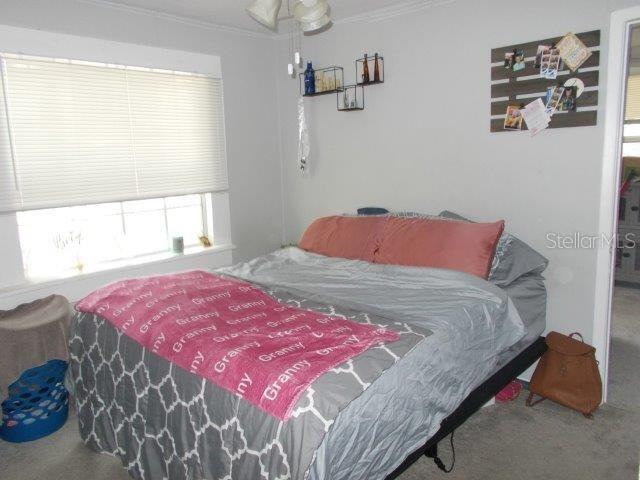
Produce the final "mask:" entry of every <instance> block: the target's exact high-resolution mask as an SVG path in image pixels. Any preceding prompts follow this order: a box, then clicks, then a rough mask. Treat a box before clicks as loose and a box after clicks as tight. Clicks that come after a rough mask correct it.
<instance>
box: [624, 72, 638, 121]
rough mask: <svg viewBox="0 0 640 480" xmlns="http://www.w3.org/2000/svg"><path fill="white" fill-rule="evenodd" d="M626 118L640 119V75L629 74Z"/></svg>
mask: <svg viewBox="0 0 640 480" xmlns="http://www.w3.org/2000/svg"><path fill="white" fill-rule="evenodd" d="M625 120H640V75H629V78H628V80H627V103H626V106H625Z"/></svg>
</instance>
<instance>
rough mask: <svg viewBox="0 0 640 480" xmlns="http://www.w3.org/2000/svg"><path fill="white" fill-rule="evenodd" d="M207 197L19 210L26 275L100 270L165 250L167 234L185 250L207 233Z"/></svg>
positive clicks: (167, 244)
mask: <svg viewBox="0 0 640 480" xmlns="http://www.w3.org/2000/svg"><path fill="white" fill-rule="evenodd" d="M207 197H208V195H185V196H179V197H167V198H156V199H148V200H134V201H128V202H115V203H105V204H100V205H84V206H75V207H63V208H54V209H45V210H33V211H28V212H20V213H18V228H19V232H20V243H21V247H22V254H23V259H24V266H25V274H26V276H27V278H31V279H37V278H51V277H60V276H68V275H73V274H75V273H78V272H83V271H91V270H98V269H102V268H104V267H105V266H108V265H109V264H112V263H113V262H118V261H123V260H130V259H135V258H136V257H141V256H147V255H153V254H158V253H164V252H167V251H169V249H170V248H171V243H172V238H173V237H174V236H176V237H177V236H181V237H183V238H184V243H185V248H188V247H194V246H197V245H199V237H200V236H201V235H202V234H203V233H207V232H208V225H207V218H208V212H207V210H208V208H207V204H210V202H208V201H207Z"/></svg>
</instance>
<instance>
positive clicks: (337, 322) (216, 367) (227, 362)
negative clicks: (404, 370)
mask: <svg viewBox="0 0 640 480" xmlns="http://www.w3.org/2000/svg"><path fill="white" fill-rule="evenodd" d="M76 309H77V310H78V311H81V312H89V313H95V314H98V315H100V316H101V317H103V318H105V319H107V320H108V321H109V322H110V323H112V324H113V325H114V326H115V327H116V328H118V329H119V330H121V331H122V332H124V333H125V334H126V335H127V336H129V337H131V338H132V339H134V340H136V341H137V342H138V343H140V344H141V345H143V346H144V347H146V348H147V349H149V350H151V351H152V352H154V353H156V354H157V355H160V356H161V357H163V358H165V359H167V360H169V361H170V362H172V363H175V364H176V365H179V366H180V367H182V368H184V369H186V370H188V371H190V372H192V373H194V374H196V375H199V376H201V377H204V378H207V379H209V380H211V381H213V382H214V383H215V384H216V385H218V386H220V387H222V388H225V389H227V390H229V391H231V392H234V393H235V394H237V395H239V396H241V397H242V398H244V399H245V400H247V401H248V402H251V403H252V404H253V405H256V406H258V407H260V408H262V409H263V410H265V411H266V412H268V413H269V414H271V415H273V416H275V417H277V418H279V419H282V420H286V419H287V418H289V416H290V415H291V412H292V410H293V407H294V406H295V405H296V402H297V401H298V399H299V398H300V396H301V395H302V394H303V393H304V391H305V390H306V389H307V388H308V387H309V385H310V384H311V383H312V382H313V381H314V380H315V379H317V378H318V377H319V376H321V375H322V374H324V373H325V372H327V371H328V370H330V369H331V368H333V367H335V366H337V365H340V364H342V363H344V362H345V361H347V360H349V359H350V358H353V357H355V356H356V355H359V354H360V353H362V352H364V351H365V350H367V349H368V348H370V347H371V346H373V345H375V344H378V343H382V342H385V341H388V342H391V341H395V340H397V339H398V338H399V335H398V334H397V333H395V332H392V331H388V330H384V329H376V328H374V327H371V326H368V325H362V324H359V323H356V322H353V321H349V320H344V319H340V318H335V317H331V316H327V315H323V314H320V313H315V312H311V311H307V310H302V309H299V308H294V307H290V306H287V305H284V304H281V303H278V301H277V300H275V299H273V298H271V297H270V296H268V295H266V294H265V293H263V292H262V291H261V290H260V289H258V288H257V287H255V286H253V285H251V284H249V283H245V282H242V281H239V280H235V279H229V278H226V277H221V276H219V275H213V274H210V273H207V272H202V271H194V272H188V273H184V274H177V275H165V276H158V277H149V278H144V279H138V280H124V281H121V282H117V283H115V284H112V285H109V286H107V287H104V288H101V289H100V290H97V291H95V292H94V293H92V294H90V295H89V296H87V297H86V298H84V299H83V300H81V301H80V302H78V304H77V305H76Z"/></svg>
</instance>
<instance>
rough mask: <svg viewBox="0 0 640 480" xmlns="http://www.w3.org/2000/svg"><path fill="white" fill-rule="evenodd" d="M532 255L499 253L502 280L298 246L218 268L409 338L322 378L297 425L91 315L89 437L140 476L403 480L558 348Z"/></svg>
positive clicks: (77, 379) (83, 382)
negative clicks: (547, 349)
mask: <svg viewBox="0 0 640 480" xmlns="http://www.w3.org/2000/svg"><path fill="white" fill-rule="evenodd" d="M503 237H504V235H503ZM501 238H502V237H501ZM518 248H523V247H522V246H521V245H519V244H517V243H514V239H513V238H511V239H509V238H507V239H505V240H504V241H503V242H502V246H498V248H496V256H499V254H501V255H503V256H505V258H503V259H502V268H507V270H509V275H512V276H514V278H510V279H508V280H509V281H508V284H505V285H502V286H500V285H498V284H499V283H501V280H500V278H498V276H496V277H495V278H494V281H493V282H492V281H487V280H484V279H482V278H478V277H477V276H473V275H469V274H467V273H463V272H459V271H455V270H449V269H442V268H425V267H413V266H398V265H388V264H387V265H378V264H374V263H371V262H367V261H362V260H357V259H345V258H336V257H331V256H326V255H321V254H316V253H312V252H308V251H305V250H302V249H299V248H295V247H291V248H287V249H283V250H280V251H277V252H274V253H271V254H269V255H265V256H263V257H259V258H257V259H254V260H252V261H250V262H247V263H243V264H239V265H236V266H233V267H229V268H225V269H221V270H218V271H217V273H218V274H220V275H224V276H227V277H228V278H234V279H241V280H242V281H246V282H250V283H251V284H253V285H255V286H257V287H258V288H260V289H261V290H262V291H264V292H265V293H267V294H268V295H269V296H271V297H273V298H275V299H277V300H278V301H279V302H281V303H282V304H285V305H293V306H295V307H298V308H302V309H305V310H309V311H316V312H320V313H324V314H328V315H332V316H337V317H342V318H346V319H349V320H352V321H354V322H358V323H362V324H366V325H375V326H380V327H384V328H389V329H393V330H394V331H396V332H397V333H398V334H399V340H398V341H396V342H393V343H390V344H382V345H378V346H376V347H374V348H371V349H369V350H367V351H365V352H364V353H362V354H361V355H359V356H357V357H355V358H353V359H351V360H349V361H347V362H345V363H344V364H342V365H339V366H337V367H335V368H332V369H331V370H330V371H328V372H326V373H325V374H324V375H322V376H321V377H319V378H318V379H317V380H315V381H314V382H313V383H312V385H311V386H310V387H309V389H308V390H307V391H306V392H305V394H304V395H303V396H302V397H301V398H300V400H299V401H298V403H297V404H296V406H295V409H294V411H293V414H292V416H291V418H289V419H288V420H286V421H282V420H279V419H277V418H275V417H273V416H270V415H268V414H266V413H265V412H263V411H261V410H260V409H257V408H255V407H254V406H252V405H250V404H248V403H247V402H245V401H244V400H243V399H241V398H238V397H237V396H236V395H234V394H232V393H230V392H228V391H226V390H224V389H222V388H219V387H218V386H217V385H215V384H213V383H211V382H208V381H206V380H204V379H203V378H200V377H198V376H196V375H193V374H192V373H190V372H188V371H186V370H184V369H181V368H178V367H176V366H175V365H173V364H172V363H171V362H168V361H167V360H166V359H164V358H161V357H159V356H157V355H155V354H153V353H152V352H151V351H149V349H145V348H143V347H142V346H141V345H140V344H138V343H136V342H135V341H134V340H132V339H131V338H129V337H127V336H126V335H123V333H122V331H119V330H118V329H116V328H114V326H113V325H111V324H110V323H109V322H108V321H106V320H105V319H104V318H102V317H101V315H99V314H95V313H83V312H77V313H76V314H75V316H74V319H73V322H72V332H71V340H70V370H69V380H70V382H69V383H70V384H71V386H72V389H73V391H74V394H75V398H76V405H77V410H78V421H79V427H80V434H81V437H82V439H83V441H84V442H85V443H86V444H87V445H88V446H89V447H90V448H92V449H94V450H96V451H99V452H106V453H110V454H112V455H115V456H117V457H119V458H120V459H121V461H122V463H123V466H124V467H125V468H126V469H127V470H128V471H129V473H130V474H131V475H132V476H133V477H134V478H144V479H148V478H237V479H248V478H256V479H257V478H268V479H286V478H292V479H310V480H321V479H350V480H357V479H372V478H379V479H383V478H395V477H397V476H398V475H399V474H400V473H401V472H402V471H403V470H404V469H406V468H407V467H408V466H409V465H410V464H411V462H413V461H415V459H416V458H417V457H418V456H420V455H422V454H427V455H429V456H436V454H437V452H436V448H435V447H436V446H437V443H438V441H440V440H441V439H442V438H444V436H446V435H447V434H448V433H449V432H450V431H452V430H453V429H455V428H456V427H457V426H458V425H459V424H460V423H461V422H463V421H464V420H465V419H466V417H468V416H469V415H470V414H471V413H472V412H473V411H475V410H476V409H477V408H479V407H480V406H481V405H482V404H483V403H484V402H485V401H486V400H488V399H489V398H490V397H491V396H492V395H495V393H497V391H499V390H500V389H501V388H502V387H503V386H504V385H505V384H506V383H507V382H508V381H509V380H511V379H512V378H514V377H515V376H517V375H518V374H519V373H521V372H522V371H523V370H525V369H526V368H527V367H528V366H529V365H531V364H532V363H533V362H534V361H535V360H536V359H537V358H538V357H539V356H540V355H541V354H542V352H543V350H544V344H543V342H542V341H541V340H540V335H541V334H542V332H543V331H544V329H545V310H546V291H545V288H544V283H543V277H542V271H543V270H544V267H545V266H546V260H544V259H543V258H542V257H541V256H538V257H536V256H535V255H533V253H531V252H528V253H527V255H529V258H528V259H526V261H525V263H527V266H526V268H520V266H521V265H520V266H518V265H512V264H509V262H513V261H514V260H513V259H511V260H509V261H507V260H506V255H505V252H508V251H509V249H510V250H511V253H514V252H516V253H517V250H518ZM527 248H528V247H527ZM500 249H502V252H500ZM521 253H522V252H520V255H518V259H516V261H515V262H516V263H517V264H520V263H522V262H521V261H520V260H522V258H521V257H523V256H524V257H526V255H522V254H521ZM536 255H537V254H536ZM498 263H500V262H498ZM505 265H506V266H505ZM518 268H520V270H519V271H517V272H515V273H514V271H515V270H518ZM499 269H500V266H499V265H496V262H495V259H494V265H493V267H492V271H493V270H496V271H497V270H499ZM523 272H524V273H523ZM503 277H505V278H506V277H508V275H507V276H504V275H503ZM503 283H504V282H503Z"/></svg>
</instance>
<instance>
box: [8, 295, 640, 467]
mask: <svg viewBox="0 0 640 480" xmlns="http://www.w3.org/2000/svg"><path fill="white" fill-rule="evenodd" d="M614 311H615V318H614V325H613V343H612V352H613V353H612V361H611V379H612V388H611V398H610V403H609V404H608V405H606V406H604V407H603V408H602V409H601V410H599V411H598V412H597V414H596V416H595V420H593V421H589V420H586V419H585V418H583V417H582V416H581V415H579V414H577V413H575V412H572V411H569V410H567V409H564V408H562V407H559V406H556V405H554V404H552V403H550V402H544V403H542V404H540V405H538V406H536V407H535V408H533V409H531V408H527V407H525V405H524V395H523V396H522V397H521V398H519V399H518V400H517V401H516V402H514V403H512V404H509V405H496V406H493V407H487V408H485V409H483V410H481V411H480V412H479V413H477V414H476V415H474V416H473V417H472V418H471V419H470V420H469V421H468V422H466V423H465V424H464V425H463V426H462V427H461V428H460V429H459V430H458V431H457V432H456V435H455V440H456V441H455V445H456V452H457V457H458V458H457V461H456V467H455V469H454V471H453V472H452V473H450V474H448V475H447V474H444V473H441V472H440V471H439V470H437V468H436V467H435V465H434V464H433V463H432V461H431V460H430V459H427V458H423V459H421V460H419V461H418V462H416V463H415V464H414V465H413V466H412V467H411V469H410V470H409V471H407V472H406V473H405V474H404V475H403V476H402V477H401V479H402V480H428V479H443V480H444V479H448V480H514V479H518V480H528V479H554V480H555V479H558V480H573V479H576V480H626V479H629V480H639V478H640V477H639V470H638V462H639V460H640V391H639V390H638V389H639V386H640V372H638V370H637V368H638V366H640V315H639V314H635V313H634V312H636V311H640V290H630V289H617V291H616V295H615V308H614ZM440 453H441V456H442V458H443V460H444V461H445V462H446V463H447V464H449V461H450V451H449V446H448V443H447V442H443V444H442V445H441V447H440ZM0 478H1V479H2V480H13V479H16V480H18V479H19V480H31V479H33V480H36V479H38V480H40V479H52V480H57V479H64V480H86V479H96V480H119V479H122V480H125V479H127V478H128V476H127V474H126V472H125V471H124V470H123V469H122V468H121V467H120V464H119V461H118V460H116V459H115V458H112V457H109V456H107V455H100V454H96V453H93V452H92V451H90V450H89V449H87V448H86V447H84V446H83V445H82V444H81V443H80V440H79V437H78V433H77V426H76V424H75V419H74V418H71V419H70V420H69V422H67V424H66V425H65V427H64V428H63V429H62V430H60V431H58V432H56V433H55V434H53V435H51V436H50V437H48V438H45V439H42V440H39V441H36V442H31V443H28V444H22V445H14V444H9V443H6V442H1V441H0ZM247 480H250V479H247Z"/></svg>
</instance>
